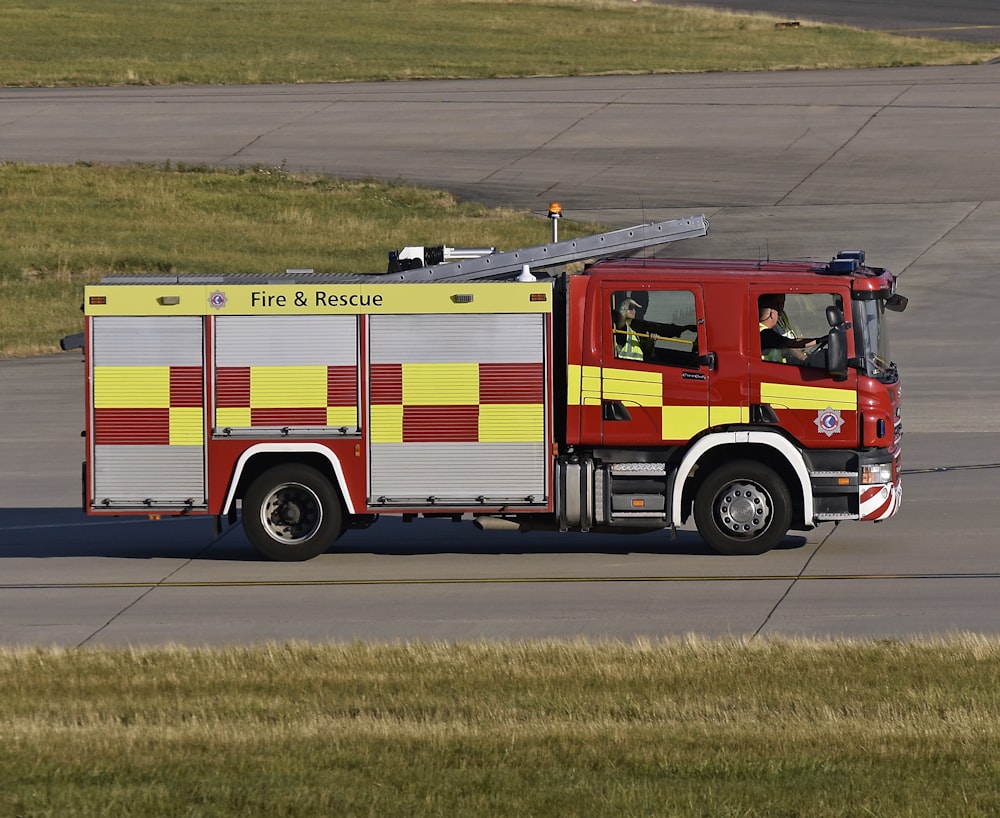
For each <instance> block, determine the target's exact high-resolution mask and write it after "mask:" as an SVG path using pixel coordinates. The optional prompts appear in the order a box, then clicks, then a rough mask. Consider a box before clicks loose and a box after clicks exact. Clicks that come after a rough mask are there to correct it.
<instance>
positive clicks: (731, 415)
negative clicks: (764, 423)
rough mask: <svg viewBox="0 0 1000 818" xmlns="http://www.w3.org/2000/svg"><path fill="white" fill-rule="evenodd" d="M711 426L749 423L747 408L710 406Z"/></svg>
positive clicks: (748, 408) (748, 410) (748, 409)
mask: <svg viewBox="0 0 1000 818" xmlns="http://www.w3.org/2000/svg"><path fill="white" fill-rule="evenodd" d="M709 412H710V416H711V419H712V425H713V426H725V425H726V424H727V423H749V422H750V407H749V406H712V407H711V408H710V409H709Z"/></svg>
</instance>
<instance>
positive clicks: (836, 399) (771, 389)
mask: <svg viewBox="0 0 1000 818" xmlns="http://www.w3.org/2000/svg"><path fill="white" fill-rule="evenodd" d="M760 400H761V403H769V404H771V406H774V407H777V408H779V409H826V407H828V406H829V407H831V408H832V409H842V410H851V411H853V410H856V409H857V408H858V401H857V394H856V393H855V392H854V390H853V389H831V388H829V387H825V386H798V385H795V384H788V383H762V384H761V385H760Z"/></svg>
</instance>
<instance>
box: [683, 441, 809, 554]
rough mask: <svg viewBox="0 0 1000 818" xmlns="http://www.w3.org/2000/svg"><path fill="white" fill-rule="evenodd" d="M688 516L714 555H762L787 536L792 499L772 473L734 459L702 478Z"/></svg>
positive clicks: (761, 466)
mask: <svg viewBox="0 0 1000 818" xmlns="http://www.w3.org/2000/svg"><path fill="white" fill-rule="evenodd" d="M694 513H695V524H696V525H697V526H698V533H699V534H701V536H702V539H704V540H705V542H706V543H708V545H710V546H711V547H712V548H713V549H715V550H716V551H718V552H719V553H720V554H728V555H746V554H763V553H764V552H765V551H770V550H771V549H772V548H774V547H775V546H776V545H777V544H778V543H780V542H781V540H782V539H783V538H784V536H785V534H787V533H788V527H789V526H790V525H791V522H792V498H791V495H790V494H789V492H788V486H786V485H785V482H784V480H782V479H781V477H779V476H778V474H777V472H775V471H774V469H772V468H771V467H769V466H765V465H764V464H763V463H757V462H755V461H752V460H737V461H734V462H732V463H727V464H725V465H723V466H720V467H719V468H718V469H716V470H715V471H714V472H712V473H711V474H710V475H709V476H708V477H707V478H705V482H704V483H702V484H701V487H700V488H699V489H698V494H697V495H696V496H695V501H694Z"/></svg>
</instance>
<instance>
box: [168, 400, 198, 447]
mask: <svg viewBox="0 0 1000 818" xmlns="http://www.w3.org/2000/svg"><path fill="white" fill-rule="evenodd" d="M203 428H204V424H203V420H202V412H201V408H200V407H191V406H180V407H175V408H173V409H171V410H170V445H171V446H200V445H201V444H202V443H204V441H205V438H204V436H203V434H202V430H203Z"/></svg>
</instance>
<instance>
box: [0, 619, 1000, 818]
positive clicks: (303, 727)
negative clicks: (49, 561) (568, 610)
mask: <svg viewBox="0 0 1000 818" xmlns="http://www.w3.org/2000/svg"><path fill="white" fill-rule="evenodd" d="M998 669H1000V646H998V644H997V643H996V642H990V641H986V640H981V639H976V638H972V637H968V638H965V639H956V640H953V641H939V642H928V643H924V644H900V643H894V642H882V643H877V644H851V643H841V644H836V643H813V642H785V641H778V642H753V643H750V644H745V643H736V642H708V641H699V640H696V639H689V640H686V641H673V642H666V643H661V644H643V643H638V644H633V645H624V644H597V645H595V644H583V643H580V644H565V643H552V644H548V643H534V644H498V643H485V644H459V645H437V644H414V645H385V646H376V645H362V644H355V645H350V646H339V647H332V646H315V645H302V644H300V645H270V646H259V647H253V648H245V649H230V650H225V651H208V650H179V649H177V650H160V651H138V650H132V651H116V652H106V651H98V650H82V651H41V650H27V651H4V652H2V653H0V814H2V815H5V816H7V815H10V816H25V817H26V818H27V817H28V816H31V818H36V817H38V816H60V817H66V816H95V815H109V816H110V815H114V816H126V815H128V816H212V818H221V817H223V816H248V815H253V816H258V815H259V816H282V815H284V816H327V815H329V816H334V815H336V816H351V815H359V816H361V815H365V816H367V815H371V816H382V817H385V816H406V818H412V816H425V815H426V816H457V815H467V816H486V815H495V816H546V817H548V816H578V817H579V818H588V817H589V816H593V818H606V816H623V815H624V816H640V815H641V816H713V818H715V817H716V816H809V817H810V818H823V816H843V818H858V816H911V818H912V817H913V816H927V818H942V816H961V817H962V818H975V816H995V815H997V814H998V812H1000V790H998V789H997V781H998V780H1000V694H998V692H997V685H996V679H997V672H998Z"/></svg>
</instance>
